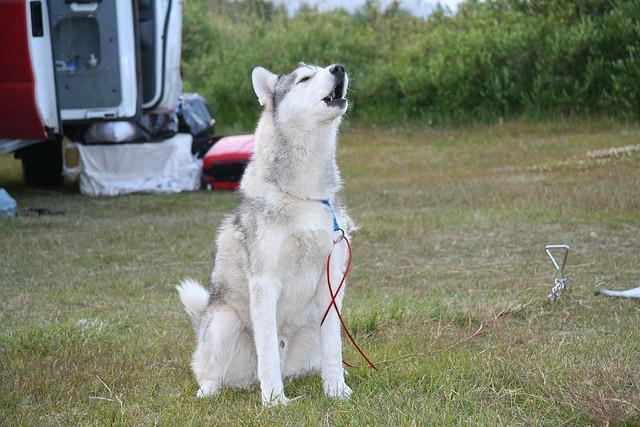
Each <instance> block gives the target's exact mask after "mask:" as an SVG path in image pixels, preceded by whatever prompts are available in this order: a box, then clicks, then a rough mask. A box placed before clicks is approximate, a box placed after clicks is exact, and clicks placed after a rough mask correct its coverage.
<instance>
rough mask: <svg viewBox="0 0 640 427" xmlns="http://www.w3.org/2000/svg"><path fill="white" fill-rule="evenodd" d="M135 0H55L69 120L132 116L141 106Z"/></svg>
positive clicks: (62, 104) (60, 77)
mask: <svg viewBox="0 0 640 427" xmlns="http://www.w3.org/2000/svg"><path fill="white" fill-rule="evenodd" d="M136 4H137V2H135V1H117V0H93V1H91V0H55V1H49V7H50V8H49V19H50V22H51V34H52V43H53V54H54V63H55V77H56V83H57V90H58V105H59V109H60V116H61V118H62V121H63V122H65V121H66V122H78V121H85V120H92V119H126V118H132V117H135V116H136V114H137V113H138V112H139V110H140V101H141V100H140V96H139V89H138V78H137V75H136V69H137V63H138V62H137V55H136V26H135V21H134V16H135V12H136V11H135V8H136Z"/></svg>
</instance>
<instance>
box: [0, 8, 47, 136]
mask: <svg viewBox="0 0 640 427" xmlns="http://www.w3.org/2000/svg"><path fill="white" fill-rule="evenodd" d="M26 7H27V3H26V2H25V1H24V0H3V1H1V2H0V52H4V53H3V54H2V55H0V138H19V139H46V138H47V133H46V130H45V128H44V125H43V123H42V120H41V118H40V112H39V111H38V107H37V105H36V97H35V80H34V76H33V70H32V66H31V56H30V54H29V39H28V37H29V34H28V28H27V11H26Z"/></svg>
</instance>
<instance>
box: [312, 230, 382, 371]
mask: <svg viewBox="0 0 640 427" xmlns="http://www.w3.org/2000/svg"><path fill="white" fill-rule="evenodd" d="M342 240H344V241H345V242H346V243H347V248H348V249H349V261H348V262H347V268H345V270H344V274H343V275H342V280H340V284H339V285H338V288H337V289H336V292H335V293H334V292H333V288H332V287H331V273H330V265H331V254H332V253H333V248H334V247H335V246H336V245H337V244H338V243H340V241H342ZM352 258H353V254H352V252H351V242H349V239H348V238H347V236H345V235H344V233H343V235H342V237H341V238H339V239H338V240H334V242H333V247H332V248H331V252H329V256H328V257H327V286H329V294H330V295H331V302H330V303H329V307H327V310H326V311H325V312H324V316H322V320H321V321H320V326H322V324H323V323H324V321H325V319H326V318H327V315H328V314H329V310H331V307H333V308H335V310H336V314H337V315H338V319H340V324H341V325H342V329H343V330H344V332H345V334H347V337H349V340H350V341H351V344H353V346H354V347H355V348H356V350H358V353H360V355H361V356H362V357H363V358H364V360H366V361H367V363H368V364H369V366H371V367H372V368H373V369H375V370H376V371H377V370H378V368H377V367H376V365H374V364H373V362H372V361H371V360H370V359H369V358H368V357H367V355H366V354H364V351H362V350H361V349H360V346H359V345H358V344H357V343H356V340H355V339H354V338H353V336H352V335H351V332H349V329H348V328H347V325H346V324H345V323H344V320H343V319H342V315H341V314H340V310H339V309H338V305H337V304H336V297H337V296H338V292H340V289H342V285H344V282H345V280H346V279H347V274H349V268H351V260H352ZM342 363H344V364H345V365H347V366H349V367H351V368H353V367H354V366H353V365H350V364H349V363H347V362H346V361H343V362H342Z"/></svg>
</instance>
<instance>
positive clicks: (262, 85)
mask: <svg viewBox="0 0 640 427" xmlns="http://www.w3.org/2000/svg"><path fill="white" fill-rule="evenodd" d="M277 81H278V76H276V75H275V74H273V73H272V72H271V71H269V70H267V69H266V68H262V67H256V68H254V69H253V72H252V73H251V82H252V83H253V90H254V92H255V93H256V96H257V97H258V102H259V103H260V105H265V104H266V103H267V102H268V101H269V99H271V97H272V96H273V92H274V91H275V90H276V82H277Z"/></svg>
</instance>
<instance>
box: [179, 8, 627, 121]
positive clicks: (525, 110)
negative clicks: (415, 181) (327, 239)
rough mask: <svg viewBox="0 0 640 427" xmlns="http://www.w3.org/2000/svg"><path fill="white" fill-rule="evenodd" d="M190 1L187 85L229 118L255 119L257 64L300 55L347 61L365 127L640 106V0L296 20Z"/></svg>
mask: <svg viewBox="0 0 640 427" xmlns="http://www.w3.org/2000/svg"><path fill="white" fill-rule="evenodd" d="M184 7H185V9H184V38H183V64H184V72H185V87H186V89H187V90H191V91H198V92H200V93H202V94H203V95H204V96H205V97H206V98H207V99H209V101H210V102H211V104H212V106H213V109H214V111H215V114H216V118H217V120H218V121H219V123H221V124H223V125H224V126H236V127H245V128H246V127H249V126H251V125H253V123H254V122H255V118H256V116H257V112H258V105H257V102H256V100H255V97H254V95H253V90H252V89H251V79H250V75H251V70H252V69H253V67H254V66H256V65H262V66H265V67H267V68H269V69H271V70H272V71H274V72H276V73H286V72H288V71H290V70H291V69H292V68H293V67H294V66H295V64H297V63H298V61H301V60H302V61H305V62H308V63H315V64H329V63H334V62H340V63H343V64H345V66H346V67H347V70H348V71H349V73H350V77H351V85H350V86H351V91H350V94H349V97H350V98H351V100H352V105H353V108H352V109H351V110H350V113H349V114H350V115H351V116H352V117H353V119H354V120H356V121H358V122H361V123H363V124H371V123H381V124H389V123H398V122H400V123H406V122H409V121H422V122H426V123H429V124H430V123H449V122H453V123H456V122H466V121H469V120H495V119H497V118H510V117H514V116H522V115H527V116H535V117H548V116H551V115H556V114H572V115H587V114H606V115H612V116H618V117H623V118H637V114H638V111H640V110H639V107H640V89H639V88H638V77H639V76H640V3H639V2H637V1H623V0H613V1H612V0H607V1H605V0H584V1H569V0H539V1H535V2H531V1H526V0H487V1H485V2H482V3H480V2H478V1H467V2H466V3H463V4H461V5H460V6H459V10H458V13H456V14H455V15H451V14H448V13H446V12H445V11H443V10H442V9H440V10H437V11H436V12H435V13H434V14H433V15H431V16H430V17H429V18H428V19H419V18H416V17H413V16H411V15H409V14H408V13H406V12H404V11H402V10H401V9H400V8H399V7H398V5H397V3H394V4H393V5H392V7H391V8H389V9H387V10H386V11H384V12H380V11H379V10H378V9H377V8H376V7H375V6H374V4H373V3H372V2H368V3H367V5H366V6H365V7H364V8H363V9H362V10H361V11H359V12H358V13H356V14H354V15H349V14H347V13H346V12H344V11H340V10H338V11H332V12H328V13H319V12H318V11H317V10H315V9H312V8H305V9H303V10H301V11H300V13H299V14H297V15H296V16H294V17H289V16H287V14H286V11H285V10H284V9H283V8H277V7H275V6H273V4H271V3H269V2H266V1H264V0H244V1H226V0H209V1H207V0H185V5H184Z"/></svg>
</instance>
